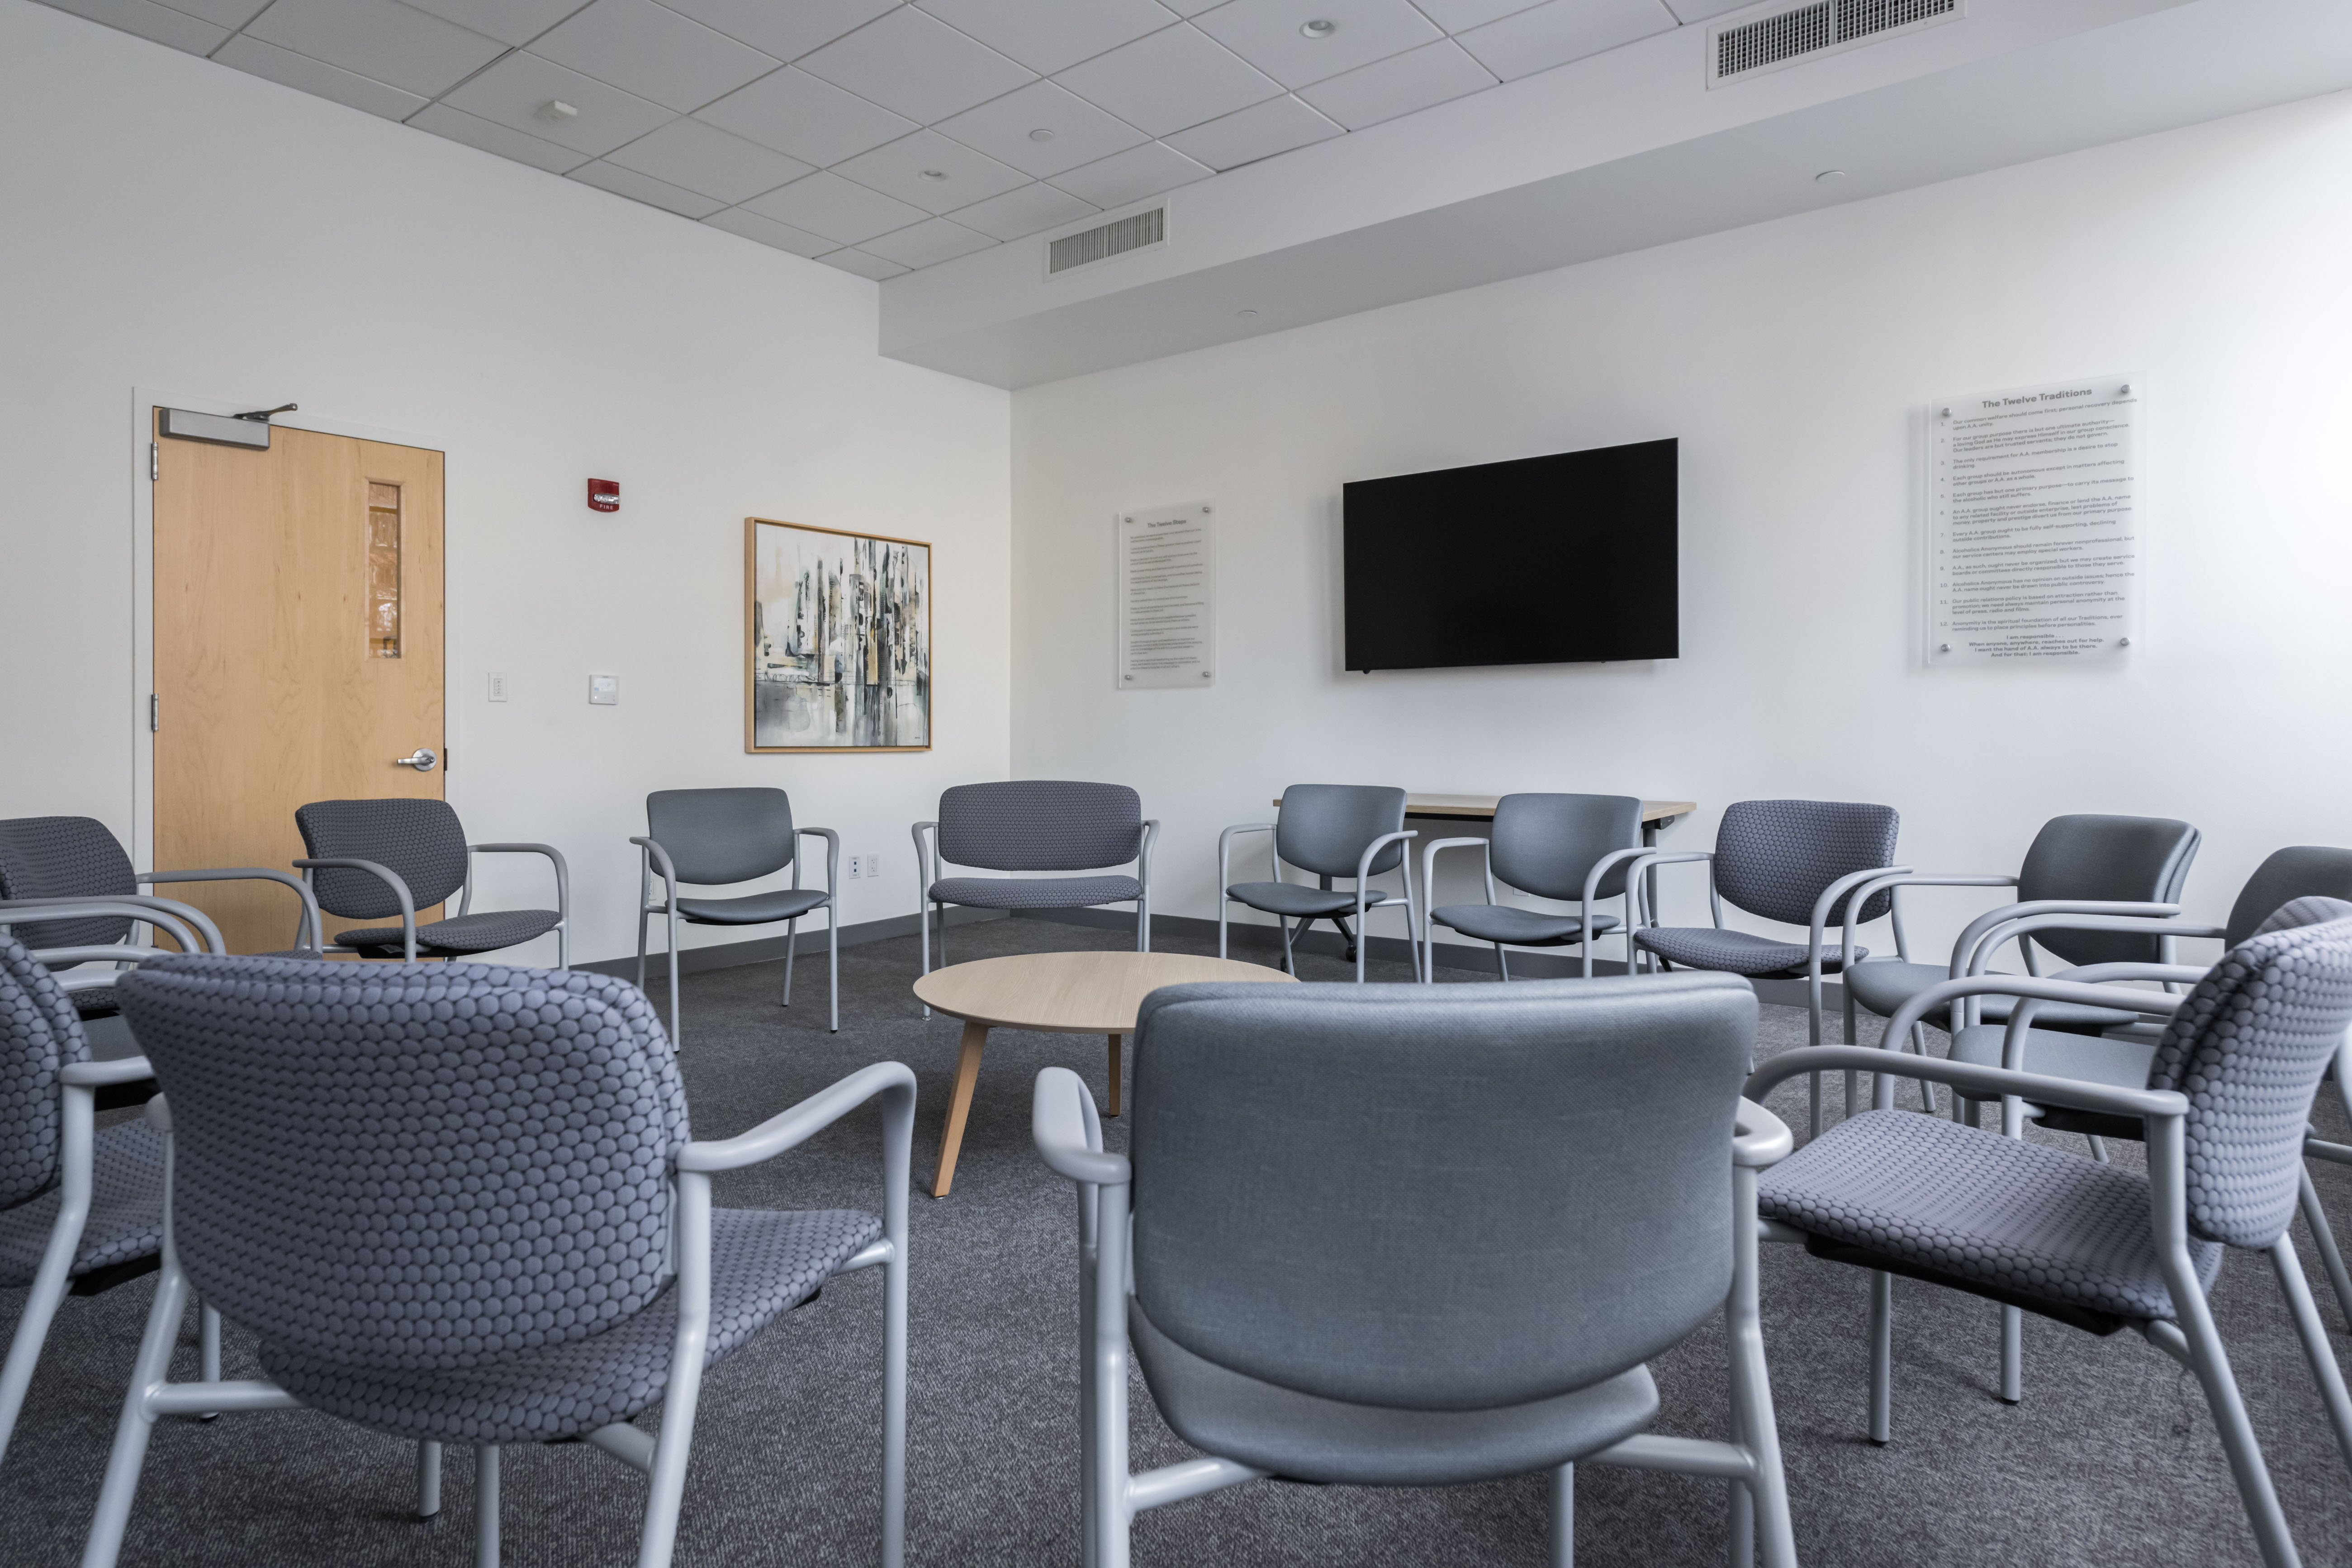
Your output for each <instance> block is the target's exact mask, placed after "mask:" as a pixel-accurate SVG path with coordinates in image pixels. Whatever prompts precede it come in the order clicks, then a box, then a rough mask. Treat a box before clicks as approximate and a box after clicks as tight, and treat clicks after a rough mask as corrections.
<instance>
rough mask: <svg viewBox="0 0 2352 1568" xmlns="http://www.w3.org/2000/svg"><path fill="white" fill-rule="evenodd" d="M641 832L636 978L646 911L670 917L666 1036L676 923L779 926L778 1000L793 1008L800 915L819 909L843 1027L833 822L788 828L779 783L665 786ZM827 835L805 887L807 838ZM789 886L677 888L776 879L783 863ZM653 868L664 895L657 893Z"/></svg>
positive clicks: (673, 1012)
mask: <svg viewBox="0 0 2352 1568" xmlns="http://www.w3.org/2000/svg"><path fill="white" fill-rule="evenodd" d="M804 835H805V836H806V837H811V838H822V839H824V888H823V889H815V888H803V887H802V886H801V858H800V855H799V853H798V851H799V847H800V841H801V838H802V837H803V836H804ZM629 842H630V843H632V844H634V845H635V846H636V847H637V850H638V854H637V859H638V877H637V984H639V985H640V986H642V985H644V984H645V983H646V916H648V915H662V916H665V917H666V918H667V921H668V922H669V1039H670V1044H671V1045H673V1046H675V1045H677V1043H678V1040H679V1039H680V1035H679V1033H678V1000H677V922H678V921H680V920H681V919H683V920H684V921H686V923H687V924H688V925H704V926H753V925H773V924H775V923H776V922H777V921H783V922H784V1005H785V1006H787V1007H789V1006H791V1005H793V948H794V947H795V946H797V945H798V939H799V935H800V929H801V917H802V916H803V915H809V914H814V913H815V912H816V911H817V910H824V912H825V915H824V923H825V928H826V931H827V934H829V935H830V936H831V937H832V939H833V945H832V948H831V950H830V952H828V954H827V965H828V967H827V970H826V973H827V975H828V976H829V980H828V985H829V987H830V992H831V999H832V1003H833V1022H832V1025H831V1027H833V1028H834V1029H835V1030H838V1029H839V1028H840V1027H841V909H840V906H839V905H837V904H835V902H834V889H835V888H836V887H838V886H839V885H840V882H841V835H840V834H838V833H835V831H834V830H833V829H832V828H830V827H794V826H793V803H792V797H791V796H789V795H785V794H784V792H783V791H782V790H780V789H662V790H656V791H655V792H654V793H653V794H651V795H647V796H646V837H643V838H632V839H630V840H629ZM787 866H789V867H791V868H792V870H793V885H792V886H791V887H789V888H771V889H768V890H767V891H765V892H761V893H749V894H746V895H744V896H743V897H741V898H735V899H681V898H679V897H678V896H677V885H678V884H679V883H680V882H688V883H692V884H696V885H698V886H702V887H719V886H724V885H726V884H727V883H730V882H750V881H755V880H757V879H760V878H761V877H772V876H774V875H775V874H776V873H777V872H779V871H781V870H782V869H783V868H785V867H787ZM656 869H659V871H660V872H661V879H662V896H661V898H660V899H659V900H656V899H655V897H654V872H655V871H656Z"/></svg>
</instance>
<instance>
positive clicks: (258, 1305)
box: [116, 957, 688, 1369]
mask: <svg viewBox="0 0 2352 1568" xmlns="http://www.w3.org/2000/svg"><path fill="white" fill-rule="evenodd" d="M116 993H117V994H118V995H119V996H120V998H121V1003H122V1011H123V1014H124V1016H127V1017H128V1018H129V1019H130V1020H131V1029H132V1030H133V1031H134V1032H135V1033H136V1034H137V1035H138V1037H139V1040H140V1043H141V1044H142V1046H144V1047H146V1049H147V1056H148V1059H149V1060H150V1061H152V1063H153V1064H154V1066H155V1076H156V1079H157V1080H158V1081H159V1082H160V1083H161V1084H162V1085H163V1093H164V1096H165V1098H166V1100H168V1102H169V1103H170V1106H171V1110H172V1140H173V1191H172V1226H173V1243H174V1245H175V1247H177V1249H178V1253H179V1258H180V1261H181V1263H182V1264H183V1265H184V1267H185V1268H186V1269H187V1272H188V1277H189V1279H191V1280H192V1281H193V1282H194V1286H195V1288H196V1289H197V1290H198V1291H199V1292H200V1293H201V1294H202V1295H203V1296H204V1298H205V1300H206V1301H208V1302H210V1303H212V1304H214V1305H215V1306H217V1307H219V1308H220V1309H221V1310H223V1311H225V1312H226V1313H227V1314H228V1315H229V1316H230V1317H232V1318H235V1319H236V1320H237V1321H239V1322H242V1323H244V1324H246V1325H247V1327H249V1328H251V1329H253V1330H254V1331H257V1333H259V1334H260V1335H261V1337H262V1339H263V1340H264V1341H266V1342H271V1343H274V1344H278V1345H282V1346H285V1347H288V1348H289V1349H292V1350H296V1351H299V1352H303V1353H305V1354H308V1355H314V1356H319V1357H322V1358H324V1359H326V1360H328V1361H331V1362H335V1363H341V1364H343V1365H346V1366H353V1367H377V1368H406V1369H427V1368H442V1369H450V1368H457V1367H465V1366H471V1365H476V1364H478V1363H483V1362H486V1361H492V1360H495V1359H497V1358H499V1356H502V1355H508V1354H511V1353H513V1352H518V1351H521V1350H526V1349H530V1348H532V1347H534V1346H539V1345H546V1344H553V1343H560V1342H566V1341H571V1340H577V1339H583V1338H585V1337H586V1336H588V1335H590V1334H593V1333H596V1332H598V1331H601V1330H604V1329H606V1328H609V1327H611V1326H612V1325H613V1324H614V1323H616V1322H618V1321H622V1320H624V1319H625V1318H628V1317H630V1316H632V1315H633V1314H635V1313H636V1312H637V1311H640V1310H643V1309H644V1307H645V1306H646V1303H647V1302H649V1301H651V1300H653V1299H654V1297H655V1296H656V1294H657V1293H658V1292H659V1291H660V1290H661V1289H662V1286H663V1283H664V1281H665V1279H667V1265H666V1257H667V1251H668V1247H669V1225H670V1207H669V1205H670V1199H669V1193H668V1182H669V1177H670V1173H671V1166H672V1163H673V1162H674V1160H675V1158H676V1155H677V1150H678V1149H679V1148H680V1147H681V1146H682V1145H683V1144H684V1143H685V1142H686V1141H687V1136H688V1132H687V1119H686V1095H685V1091H684V1089H683V1088H682V1087H681V1086H680V1084H679V1082H678V1076H677V1059H676V1058H675V1056H674V1055H673V1053H672V1051H671V1049H670V1046H669V1042H668V1040H667V1038H666V1037H664V1036H663V1034H662V1031H661V1026H660V1025H659V1024H658V1023H656V1021H655V1018H654V1014H653V1010H652V1008H651V1007H650V1006H649V1005H647V1004H646V998H645V994H644V993H642V992H640V991H639V990H637V988H636V987H635V986H634V985H630V984H627V983H626V982H625V981H621V980H616V979H614V978H612V977H611V976H609V975H603V974H590V973H583V972H581V971H578V970H574V971H572V972H571V973H561V972H556V971H551V970H545V969H509V968H505V967H503V966H500V965H496V964H487V963H451V964H396V965H395V964H367V965H364V966H362V965H358V964H351V965H343V964H325V963H298V962H294V961H290V960H285V959H274V958H205V957H191V958H176V957H175V958H169V959H164V960H162V961H160V962H156V963H149V964H147V965H146V966H145V967H144V968H142V969H140V970H139V971H138V972H136V973H131V974H128V975H125V976H124V977H123V978H122V979H121V981H120V982H119V983H118V984H117V987H116Z"/></svg>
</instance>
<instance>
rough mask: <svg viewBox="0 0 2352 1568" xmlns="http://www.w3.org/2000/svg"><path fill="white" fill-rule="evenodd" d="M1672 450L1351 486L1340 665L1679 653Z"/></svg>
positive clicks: (1483, 467)
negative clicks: (1343, 650) (1342, 659)
mask: <svg viewBox="0 0 2352 1568" xmlns="http://www.w3.org/2000/svg"><path fill="white" fill-rule="evenodd" d="M1343 505H1344V508H1345V532H1346V550H1347V563H1346V566H1347V590H1346V597H1347V617H1348V622H1347V626H1348V633H1347V635H1348V653H1347V667H1348V668H1349V669H1361V670H1374V669H1427V668H1435V667H1439V666H1444V665H1463V664H1590V663H1598V662H1600V661H1601V660H1604V659H1630V658H1675V657H1677V652H1678V647H1679V629H1680V628H1679V624H1678V622H1679V617H1678V614H1677V609H1676V595H1675V533H1676V525H1677V519H1678V517H1679V513H1678V511H1677V510H1676V503H1675V442H1674V441H1672V440H1665V441H1637V442H1634V443H1633V445H1631V446H1625V447H1596V448H1594V449H1593V450H1591V451H1589V452H1560V453H1557V454H1555V455H1554V456H1551V457H1549V458H1518V459H1517V460H1516V461H1513V462H1508V463H1481V464H1479V465H1478V466H1476V467H1475V468H1442V469H1439V470H1438V471H1437V472H1435V473H1428V474H1403V475H1400V476H1399V477H1397V478H1395V479H1360V480H1358V481H1356V482H1355V483H1353V484H1350V485H1349V486H1347V487H1346V489H1345V491H1344V501H1343Z"/></svg>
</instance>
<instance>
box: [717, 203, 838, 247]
mask: <svg viewBox="0 0 2352 1568" xmlns="http://www.w3.org/2000/svg"><path fill="white" fill-rule="evenodd" d="M702 221H703V222H704V223H705V224H707V225H708V226H710V227H712V228H723V229H725V230H726V231H727V232H728V233H730V234H740V235H741V236H742V237H744V238H745V239H756V240H758V241H759V242H760V243H761V245H765V246H769V247H773V248H774V249H777V250H789V251H791V252H792V253H793V255H794V256H823V255H824V253H825V252H826V251H828V250H835V249H838V248H840V247H838V246H837V245H836V244H835V242H834V241H832V240H830V239H827V238H825V237H824V236H823V235H821V234H811V233H810V232H809V231H808V230H806V229H804V228H794V227H793V226H792V225H790V224H788V223H778V222H777V221H776V220H775V219H774V218H772V217H761V216H760V215H759V214H758V213H755V212H751V211H749V210H747V209H745V208H743V207H729V208H728V209H727V210H726V211H725V212H723V213H712V214H711V215H710V216H709V217H707V218H704V219H703V220H702Z"/></svg>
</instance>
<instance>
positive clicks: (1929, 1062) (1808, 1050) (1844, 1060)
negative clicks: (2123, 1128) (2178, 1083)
mask: <svg viewBox="0 0 2352 1568" xmlns="http://www.w3.org/2000/svg"><path fill="white" fill-rule="evenodd" d="M1809 1072H1871V1073H1892V1074H1894V1075H1895V1077H1897V1078H1915V1079H1926V1080H1927V1081H1928V1082H1930V1083H1942V1084H1949V1085H1950V1086H1951V1087H1952V1088H1954V1089H1958V1090H1960V1091H1961V1093H1962V1094H1964V1095H1966V1096H1967V1097H1968V1098H1969V1099H1970V1100H1999V1099H2000V1098H2001V1097H2002V1096H2003V1095H2010V1094H2013V1095H2017V1096H2019V1097H2020V1098H2021V1099H2024V1100H2032V1101H2033V1102H2034V1103H2035V1104H2037V1105H2063V1106H2065V1107H2068V1108H2069V1109H2071V1110H2104V1111H2107V1112H2109V1113H2111V1114H2113V1115H2116V1116H2137V1117H2142V1118H2147V1117H2160V1116H2185V1115H2187V1114H2188V1113H2189V1099H2188V1097H2187V1096H2186V1095H2183V1094H2179V1093H2176V1092H2174V1091H2173V1090H2171V1089H2114V1088H2110V1087H2108V1086H2107V1085H2105V1084H2096V1083H2085V1082H2084V1081H2083V1080H2082V1079H2074V1078H2050V1077H2047V1076H2045V1075H2043V1074H2042V1073H2034V1072H2012V1071H2011V1070H2010V1069H2008V1068H1985V1067H1977V1066H1975V1065H1973V1064H1971V1063H1969V1062H1951V1061H1941V1060H1938V1059H1937V1058H1934V1057H1915V1056H1912V1055H1910V1054H1909V1053H1907V1052H1904V1051H1889V1050H1882V1049H1880V1048H1879V1047H1875V1046H1808V1047H1803V1048H1801V1049H1799V1050H1793V1051H1786V1052H1783V1053H1782V1054H1781V1055H1780V1056H1777V1057H1774V1058H1772V1059H1771V1060H1770V1061H1769V1062H1766V1063H1765V1064H1764V1065H1763V1066H1762V1067H1760V1068H1757V1069H1756V1071H1755V1072H1754V1074H1752V1075H1751V1076H1750V1077H1749V1078H1748V1085H1747V1087H1746V1088H1745V1089H1742V1090H1741V1091H1740V1092H1742V1093H1743V1094H1745V1095H1746V1096H1747V1097H1748V1099H1750V1100H1759V1101H1760V1100H1762V1099H1763V1098H1764V1097H1765V1096H1766V1095H1767V1094H1769V1093H1770V1092H1771V1091H1772V1090H1773V1089H1775V1088H1777V1087H1779V1086H1780V1084H1783V1083H1785V1082H1787V1081H1788V1080H1789V1079H1792V1078H1799V1077H1801V1076H1802V1075H1804V1074H1806V1073H1809Z"/></svg>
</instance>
